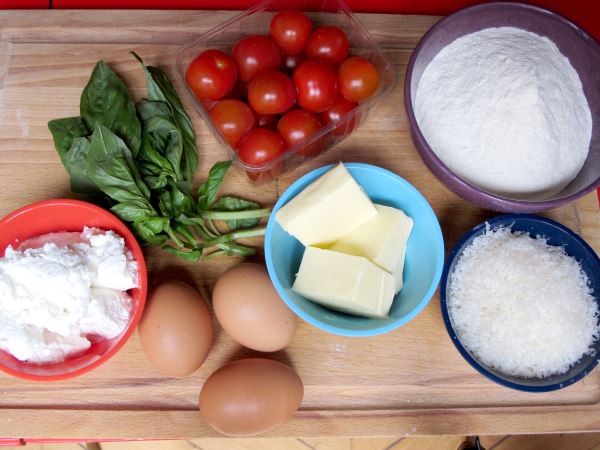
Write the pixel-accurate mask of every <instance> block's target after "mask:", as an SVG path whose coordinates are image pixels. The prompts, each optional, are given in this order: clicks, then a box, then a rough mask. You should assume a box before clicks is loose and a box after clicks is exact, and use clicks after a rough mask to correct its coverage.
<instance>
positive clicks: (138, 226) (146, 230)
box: [132, 220, 168, 245]
mask: <svg viewBox="0 0 600 450" xmlns="http://www.w3.org/2000/svg"><path fill="white" fill-rule="evenodd" d="M132 227H133V231H135V234H136V235H137V236H138V237H140V238H141V239H142V240H144V241H145V242H147V243H148V244H150V245H161V244H162V243H164V242H165V241H166V240H167V239H168V236H167V235H166V234H157V233H154V232H153V231H152V229H151V227H148V226H147V222H146V221H144V220H142V221H141V222H134V224H133V225H132Z"/></svg>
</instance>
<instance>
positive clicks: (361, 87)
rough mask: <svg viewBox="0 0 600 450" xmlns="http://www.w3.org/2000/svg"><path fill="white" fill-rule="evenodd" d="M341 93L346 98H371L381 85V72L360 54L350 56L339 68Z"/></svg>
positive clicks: (355, 100) (353, 99) (352, 100)
mask: <svg viewBox="0 0 600 450" xmlns="http://www.w3.org/2000/svg"><path fill="white" fill-rule="evenodd" d="M338 78H339V80H338V81H339V83H340V93H341V94H342V96H343V97H344V98H345V99H346V100H350V101H351V102H360V101H361V100H365V99H367V98H369V97H370V96H371V95H373V93H374V92H375V91H376V90H377V86H379V72H377V69H376V68H375V66H374V65H373V64H371V63H370V62H369V61H367V60H366V59H363V58H361V57H359V56H353V57H352V58H348V59H347V60H346V61H344V62H343V63H342V65H341V66H340V68H339V69H338Z"/></svg>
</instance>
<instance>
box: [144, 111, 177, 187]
mask: <svg viewBox="0 0 600 450" xmlns="http://www.w3.org/2000/svg"><path fill="white" fill-rule="evenodd" d="M137 110H138V113H139V115H140V117H141V119H142V123H143V125H144V136H143V140H142V149H143V150H144V152H145V155H143V156H142V157H143V158H152V159H149V160H150V161H152V162H154V163H155V164H158V165H160V166H161V167H164V169H165V170H166V171H168V172H170V173H174V174H175V177H176V180H182V181H183V177H182V174H181V168H180V165H181V159H182V156H183V142H182V138H181V132H180V131H179V128H178V127H177V125H176V124H175V123H174V119H173V115H172V113H171V109H170V107H169V105H168V104H167V103H165V102H151V101H148V100H142V101H141V102H140V103H138V104H137ZM149 147H151V148H149ZM163 155H164V156H163ZM165 158H166V161H165Z"/></svg>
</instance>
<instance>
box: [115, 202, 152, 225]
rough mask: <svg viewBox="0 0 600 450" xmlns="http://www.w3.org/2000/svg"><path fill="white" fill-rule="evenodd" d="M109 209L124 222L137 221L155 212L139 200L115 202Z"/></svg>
mask: <svg viewBox="0 0 600 450" xmlns="http://www.w3.org/2000/svg"><path fill="white" fill-rule="evenodd" d="M110 210H111V211H112V212H113V213H114V214H116V215H117V216H118V217H119V218H120V219H121V220H124V221H126V222H139V221H141V220H144V219H146V218H147V217H149V216H151V215H152V214H155V212H154V211H153V210H151V209H149V208H148V205H147V204H146V203H144V202H139V201H131V202H123V203H117V204H116V205H114V206H113V207H112V208H110Z"/></svg>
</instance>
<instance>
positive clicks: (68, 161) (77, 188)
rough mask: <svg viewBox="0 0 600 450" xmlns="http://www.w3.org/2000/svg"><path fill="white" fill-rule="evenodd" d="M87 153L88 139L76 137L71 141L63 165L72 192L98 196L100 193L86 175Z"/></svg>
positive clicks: (88, 175) (88, 148)
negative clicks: (67, 174)
mask: <svg viewBox="0 0 600 450" xmlns="http://www.w3.org/2000/svg"><path fill="white" fill-rule="evenodd" d="M89 152H90V141H89V139H88V138H86V137H77V138H75V139H73V143H72V145H71V148H70V149H69V151H68V152H67V154H66V155H65V160H64V164H65V167H66V168H67V172H68V173H69V182H70V183H71V191H72V192H75V193H77V194H86V195H92V196H99V195H101V194H102V191H101V190H100V189H99V188H98V186H97V185H96V183H94V181H93V180H92V178H91V177H90V174H89V173H88V166H87V158H88V154H89Z"/></svg>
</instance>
